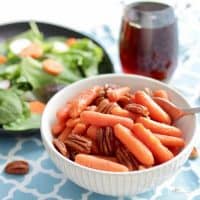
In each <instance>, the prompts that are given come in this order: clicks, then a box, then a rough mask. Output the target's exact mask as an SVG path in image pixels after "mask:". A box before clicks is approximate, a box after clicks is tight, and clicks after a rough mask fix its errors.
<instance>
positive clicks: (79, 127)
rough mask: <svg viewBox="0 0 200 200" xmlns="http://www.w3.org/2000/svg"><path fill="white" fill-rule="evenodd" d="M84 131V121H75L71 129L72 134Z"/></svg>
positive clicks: (80, 133)
mask: <svg viewBox="0 0 200 200" xmlns="http://www.w3.org/2000/svg"><path fill="white" fill-rule="evenodd" d="M85 132H86V125H85V124H84V123H77V124H76V125H75V127H74V128H73V130H72V133H73V134H79V135H82V134H84V133H85Z"/></svg>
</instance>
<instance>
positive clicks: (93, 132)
mask: <svg viewBox="0 0 200 200" xmlns="http://www.w3.org/2000/svg"><path fill="white" fill-rule="evenodd" d="M97 129H98V127H97V126H93V125H90V126H89V127H88V129H87V133H86V135H87V137H89V138H90V139H92V140H96V138H97Z"/></svg>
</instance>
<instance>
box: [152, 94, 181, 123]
mask: <svg viewBox="0 0 200 200" xmlns="http://www.w3.org/2000/svg"><path fill="white" fill-rule="evenodd" d="M153 100H154V101H155V102H156V103H157V104H158V105H159V106H160V107H161V108H162V109H163V110H165V112H167V113H168V114H169V116H170V117H171V119H172V120H176V117H177V115H181V114H182V110H180V109H179V108H177V106H176V105H175V104H173V103H172V102H171V101H169V100H167V99H163V98H160V97H154V98H153Z"/></svg>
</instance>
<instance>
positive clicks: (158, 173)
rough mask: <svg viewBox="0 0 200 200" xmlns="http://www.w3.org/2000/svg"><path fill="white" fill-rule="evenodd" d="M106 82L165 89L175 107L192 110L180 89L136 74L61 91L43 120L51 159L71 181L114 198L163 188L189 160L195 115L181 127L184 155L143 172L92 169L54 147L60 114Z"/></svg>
mask: <svg viewBox="0 0 200 200" xmlns="http://www.w3.org/2000/svg"><path fill="white" fill-rule="evenodd" d="M105 83H113V84H119V85H121V86H130V87H131V88H133V89H135V90H136V89H143V88H145V87H149V88H151V89H153V90H154V89H165V90H166V91H167V92H168V93H169V96H170V99H171V100H172V101H173V102H174V103H175V104H177V105H179V106H180V107H181V106H183V107H189V104H188V103H187V101H186V100H185V99H184V97H183V96H182V95H181V94H179V93H178V92H177V91H176V90H174V89H173V88H171V87H170V86H168V85H166V84H164V83H161V82H158V81H155V80H153V79H150V78H145V77H142V76H134V75H113V74H110V75H101V76H97V77H92V78H89V79H84V80H81V81H79V82H76V83H74V84H72V85H70V86H67V87H65V88H64V89H62V90H61V91H60V92H58V93H57V94H56V95H55V96H53V98H52V99H51V100H50V101H49V102H48V104H47V106H46V108H45V111H44V114H43V117H42V125H41V133H42V139H43V143H44V146H45V148H46V150H47V152H48V154H49V156H50V157H51V159H52V160H53V162H54V163H55V164H56V166H57V167H58V168H59V169H60V170H61V171H62V172H63V173H64V174H65V175H66V176H67V177H68V178H69V179H70V180H72V181H73V182H74V183H76V184H77V185H79V186H81V187H83V188H86V189H88V190H91V191H93V192H97V193H101V194H105V195H113V196H124V195H134V194H137V193H141V192H144V191H145V190H147V189H150V188H152V187H155V186H157V185H160V184H161V183H163V182H164V181H165V180H167V179H168V178H170V177H171V176H172V175H173V174H174V173H175V172H176V171H177V170H179V168H180V167H181V166H182V165H183V164H184V163H185V161H186V160H187V159H188V157H189V154H190V152H191V150H192V147H193V144H194V140H195V126H196V118H195V116H187V117H184V118H183V119H181V120H180V121H179V123H178V124H177V126H178V127H179V128H180V129H181V130H182V131H183V137H184V139H185V141H186V146H185V148H184V149H183V150H182V152H181V153H179V154H178V155H177V156H176V157H175V158H173V159H172V160H170V161H168V162H166V163H164V164H161V165H159V166H156V167H152V168H150V169H146V170H142V171H133V172H124V173H119V172H118V173H114V172H106V171H99V170H95V169H90V168H87V167H84V166H81V165H79V164H76V163H74V162H72V161H70V160H69V159H67V158H65V157H63V156H62V155H61V154H60V153H58V152H57V150H56V149H55V148H54V146H53V145H52V135H51V126H52V124H53V122H54V121H55V116H56V111H57V110H58V109H59V108H61V107H62V106H63V105H64V104H66V102H67V101H68V100H71V99H72V98H73V97H74V96H76V95H77V94H78V93H80V92H81V91H83V90H85V89H87V88H90V87H92V86H94V85H104V84H105Z"/></svg>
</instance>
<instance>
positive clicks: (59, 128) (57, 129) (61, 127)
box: [52, 122, 65, 136]
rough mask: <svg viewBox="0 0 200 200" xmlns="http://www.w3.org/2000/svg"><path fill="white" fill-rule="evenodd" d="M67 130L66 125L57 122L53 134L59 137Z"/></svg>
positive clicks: (53, 127)
mask: <svg viewBox="0 0 200 200" xmlns="http://www.w3.org/2000/svg"><path fill="white" fill-rule="evenodd" d="M64 129H65V123H61V122H56V123H55V124H53V126H52V133H53V135H54V136H58V135H59V134H60V133H61V132H62V131H63V130H64Z"/></svg>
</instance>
